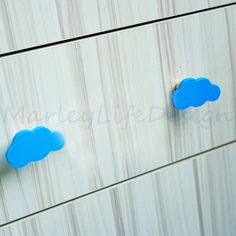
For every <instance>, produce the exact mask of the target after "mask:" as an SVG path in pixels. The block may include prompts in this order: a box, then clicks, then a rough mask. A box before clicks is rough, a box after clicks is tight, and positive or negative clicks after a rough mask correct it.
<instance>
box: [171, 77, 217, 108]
mask: <svg viewBox="0 0 236 236" xmlns="http://www.w3.org/2000/svg"><path fill="white" fill-rule="evenodd" d="M220 93H221V91H220V87H219V86H218V85H216V84H213V83H211V81H210V80H209V79H207V78H198V79H194V78H186V79H184V80H183V81H182V82H181V83H180V84H179V85H178V86H177V88H176V89H175V90H174V91H173V94H172V101H173V105H174V107H175V108H176V109H178V110H185V109H187V108H188V107H200V106H202V105H203V104H204V103H206V102H209V101H210V102H213V101H216V100H217V99H218V98H219V97H220Z"/></svg>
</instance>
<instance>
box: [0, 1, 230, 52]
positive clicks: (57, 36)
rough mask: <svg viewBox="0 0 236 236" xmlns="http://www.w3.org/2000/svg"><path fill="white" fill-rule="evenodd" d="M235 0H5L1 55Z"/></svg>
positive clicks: (0, 12)
mask: <svg viewBox="0 0 236 236" xmlns="http://www.w3.org/2000/svg"><path fill="white" fill-rule="evenodd" d="M233 2H234V1H233V0H197V1H196V0H145V1H143V0H113V1H110V0H70V1H67V0H40V1H38V0H10V1H8V0H1V1H0V54H2V53H6V52H10V51H14V50H20V49H23V48H28V47H33V46H38V45H41V44H47V43H52V42H55V41H60V40H65V39H69V38H74V37H79V36H83V35H87V34H92V33H97V32H100V31H106V30H111V29H115V28H120V27H124V26H129V25H132V24H137V23H142V22H146V21H151V20H155V19H161V18H164V17H169V16H174V15H177V14H182V13H187V12H191V11H196V10H201V9H205V8H208V7H215V6H219V5H223V4H227V3H233Z"/></svg>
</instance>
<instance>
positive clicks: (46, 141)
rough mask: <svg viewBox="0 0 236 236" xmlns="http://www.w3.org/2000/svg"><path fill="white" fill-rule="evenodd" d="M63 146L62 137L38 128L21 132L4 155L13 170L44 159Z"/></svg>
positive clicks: (43, 128) (41, 127) (40, 127)
mask: <svg viewBox="0 0 236 236" xmlns="http://www.w3.org/2000/svg"><path fill="white" fill-rule="evenodd" d="M63 146H64V138H63V136H62V135H61V134H60V133H59V132H56V131H51V130H49V129H48V128H46V127H43V126H38V127H36V128H35V129H33V130H21V131H19V132H18V133H17V134H16V135H15V136H14V138H13V140H12V143H11V145H10V147H9V148H8V150H7V153H6V159H7V162H8V164H9V165H10V166H12V167H13V168H15V169H18V168H21V167H23V166H26V165H27V164H29V163H30V162H35V161H40V160H42V159H44V158H45V157H46V156H47V155H48V154H49V153H50V152H52V151H57V150H60V149H61V148H62V147H63Z"/></svg>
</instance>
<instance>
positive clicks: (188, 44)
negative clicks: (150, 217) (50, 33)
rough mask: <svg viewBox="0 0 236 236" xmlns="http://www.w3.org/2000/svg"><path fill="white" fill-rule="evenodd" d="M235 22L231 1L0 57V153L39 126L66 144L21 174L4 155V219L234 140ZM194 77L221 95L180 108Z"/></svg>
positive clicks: (0, 219) (0, 216)
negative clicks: (176, 102)
mask: <svg viewBox="0 0 236 236" xmlns="http://www.w3.org/2000/svg"><path fill="white" fill-rule="evenodd" d="M235 20H236V7H230V8H228V9H220V10H215V11H211V12H209V13H203V14H197V15H193V16H191V17H184V18H181V19H178V20H174V21H169V22H165V23H161V24H153V25H148V26H145V27H139V28H136V29H132V30H127V31H123V32H120V33H116V34H108V35H104V36H100V37H96V38H90V39H86V40H81V41H78V42H73V43H68V44H64V45H60V46H55V47H50V48H45V49H41V50H35V51H32V52H27V53H24V54H18V55H15V56H10V57H5V58H2V59H1V60H0V81H1V87H0V101H1V103H0V109H1V116H0V126H1V127H2V132H1V138H0V147H2V148H1V156H3V155H4V153H5V151H6V148H7V146H8V145H9V143H10V142H11V139H12V137H13V135H14V134H15V133H16V132H17V131H19V130H21V129H24V128H27V129H29V128H33V127H35V126H38V125H45V126H47V127H49V128H51V129H53V130H59V131H61V132H62V133H63V134H64V136H65V139H66V145H65V148H64V149H63V150H62V151H60V152H57V153H53V154H52V155H49V157H48V158H47V159H45V160H43V161H42V162H38V163H35V164H31V165H29V166H27V167H26V168H23V169H20V170H18V171H15V170H13V169H11V168H10V167H8V166H6V164H5V162H4V159H1V162H2V163H1V165H0V167H1V173H2V174H1V185H0V209H2V210H1V211H0V223H1V224H4V223H6V222H7V221H10V220H14V219H17V218H19V217H22V216H25V215H27V214H30V213H33V212H35V211H39V210H42V209H45V208H47V207H51V206H53V205H54V204H58V203H61V202H63V201H66V200H68V199H71V198H74V197H77V196H81V195H83V194H86V193H88V192H91V191H95V190H97V189H99V188H102V187H105V186H108V185H111V184H114V183H117V182H119V181H122V180H124V179H127V178H131V177H133V176H135V175H138V174H141V173H144V172H146V171H150V170H152V169H155V168H158V167H161V166H163V165H167V164H170V163H173V162H175V161H177V160H180V159H183V158H186V157H189V156H191V155H195V154H197V153H199V152H202V151H205V150H207V149H210V148H213V147H216V146H219V145H222V144H225V143H227V142H231V141H232V140H235V138H236V137H235V136H236V132H235V129H236V127H235V89H236V87H235V79H234V78H235V76H236V75H235V66H236V65H235V61H236V58H235V55H236V46H235V39H236V31H235V22H236V21H235ZM216 24H217V27H215V25H216ZM187 76H193V77H198V76H207V77H209V78H210V79H211V80H212V81H213V82H214V83H216V84H219V85H220V87H221V89H222V96H221V98H220V100H219V101H218V102H216V103H209V104H206V105H205V106H203V107H201V108H199V109H188V110H187V111H181V112H178V111H176V110H174V109H173V108H172V105H171V101H170V98H171V91H172V89H173V87H174V85H175V84H176V82H178V81H180V79H182V78H184V77H187ZM189 137H191V138H189Z"/></svg>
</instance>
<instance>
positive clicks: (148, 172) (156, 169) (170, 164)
mask: <svg viewBox="0 0 236 236" xmlns="http://www.w3.org/2000/svg"><path fill="white" fill-rule="evenodd" d="M235 143H236V140H233V141H231V142H228V143H225V144H222V145H219V146H216V147H214V148H212V149H208V150H205V151H203V152H199V153H197V154H194V155H191V156H188V157H185V158H183V159H181V160H177V161H175V162H172V163H169V164H166V165H164V166H161V167H158V168H155V169H151V170H149V171H146V172H144V173H141V174H138V175H135V176H133V177H130V178H128V179H125V180H122V181H119V182H116V183H114V184H111V185H108V186H105V187H103V188H99V189H97V190H94V191H91V192H89V193H86V194H83V195H80V196H78V197H74V198H72V199H69V200H66V201H64V202H61V203H59V204H55V205H53V206H51V207H47V208H45V209H43V210H40V211H36V212H34V213H31V214H28V215H26V216H23V217H20V218H17V219H15V220H11V221H9V222H7V223H4V224H1V225H0V228H1V229H2V228H5V227H8V226H10V225H12V224H16V223H19V222H23V221H26V220H28V219H31V218H33V217H35V216H38V215H41V214H44V213H45V212H47V211H50V210H55V209H56V208H59V207H64V206H66V205H69V204H71V203H73V202H74V201H77V200H79V199H82V198H85V197H89V196H91V195H93V194H96V193H98V192H102V191H105V190H109V189H112V188H114V187H117V186H120V185H122V184H126V183H129V182H131V181H133V180H134V179H137V178H142V177H144V176H147V175H149V174H152V173H155V172H158V171H162V170H164V169H167V168H169V167H171V166H174V165H177V164H180V163H182V162H184V161H188V160H192V159H196V158H199V157H201V156H202V155H205V154H208V153H211V152H214V151H217V150H219V149H221V148H224V147H226V146H229V145H232V144H235Z"/></svg>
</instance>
